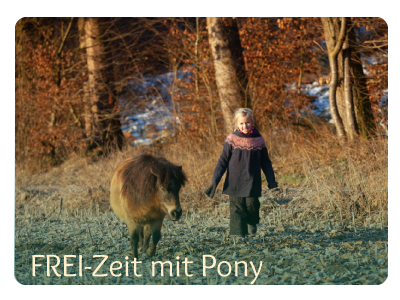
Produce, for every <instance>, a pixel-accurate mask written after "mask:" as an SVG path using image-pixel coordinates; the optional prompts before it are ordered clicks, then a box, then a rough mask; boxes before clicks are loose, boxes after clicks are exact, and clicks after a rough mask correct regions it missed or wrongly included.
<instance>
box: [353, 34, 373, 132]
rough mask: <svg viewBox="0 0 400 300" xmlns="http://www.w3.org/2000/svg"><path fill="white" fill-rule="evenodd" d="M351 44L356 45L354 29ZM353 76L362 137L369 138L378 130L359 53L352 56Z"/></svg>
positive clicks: (354, 100)
mask: <svg viewBox="0 0 400 300" xmlns="http://www.w3.org/2000/svg"><path fill="white" fill-rule="evenodd" d="M349 39H350V43H355V40H356V39H355V33H354V29H351V30H350V32H349ZM351 58H352V59H351V61H350V67H351V75H352V79H353V81H352V82H353V87H352V92H353V103H354V110H355V115H356V122H357V124H358V132H359V134H360V136H362V137H364V138H368V136H370V135H371V134H373V133H374V132H375V130H376V125H375V120H374V115H373V112H372V107H371V101H370V98H369V92H368V87H367V78H366V76H365V74H364V71H363V66H362V64H361V58H360V53H359V51H352V54H351Z"/></svg>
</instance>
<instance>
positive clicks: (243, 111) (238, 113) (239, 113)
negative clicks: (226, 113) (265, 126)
mask: <svg viewBox="0 0 400 300" xmlns="http://www.w3.org/2000/svg"><path fill="white" fill-rule="evenodd" d="M246 116H248V117H250V118H251V121H252V123H253V124H252V125H253V126H254V124H255V123H256V118H255V117H254V113H253V111H252V110H251V109H250V108H238V109H236V110H235V111H234V113H233V119H234V123H233V130H235V129H237V128H238V127H237V124H236V122H237V119H238V118H239V117H246Z"/></svg>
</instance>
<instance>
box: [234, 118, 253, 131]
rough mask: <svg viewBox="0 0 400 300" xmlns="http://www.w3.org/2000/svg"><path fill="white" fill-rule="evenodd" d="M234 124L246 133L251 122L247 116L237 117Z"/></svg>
mask: <svg viewBox="0 0 400 300" xmlns="http://www.w3.org/2000/svg"><path fill="white" fill-rule="evenodd" d="M236 126H237V127H238V128H239V130H240V131H241V132H243V133H246V134H247V133H249V132H250V130H251V127H252V126H253V122H252V120H251V118H250V117H249V116H244V117H239V118H237V121H236Z"/></svg>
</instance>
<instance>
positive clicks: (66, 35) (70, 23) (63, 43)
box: [57, 17, 74, 56]
mask: <svg viewBox="0 0 400 300" xmlns="http://www.w3.org/2000/svg"><path fill="white" fill-rule="evenodd" d="M73 21H74V17H72V18H71V20H70V21H69V24H68V28H67V32H66V33H65V35H64V37H63V39H62V41H61V45H60V48H58V51H57V56H60V54H61V51H62V49H63V48H64V45H65V41H66V39H67V37H68V34H69V32H70V30H71V26H72V22H73Z"/></svg>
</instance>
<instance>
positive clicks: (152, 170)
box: [150, 167, 159, 177]
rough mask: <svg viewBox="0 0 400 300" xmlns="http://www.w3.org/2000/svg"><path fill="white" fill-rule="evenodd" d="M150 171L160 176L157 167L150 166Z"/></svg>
mask: <svg viewBox="0 0 400 300" xmlns="http://www.w3.org/2000/svg"><path fill="white" fill-rule="evenodd" d="M150 172H151V174H153V175H154V176H156V177H158V176H159V174H158V172H157V170H156V169H155V168H153V167H150Z"/></svg>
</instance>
